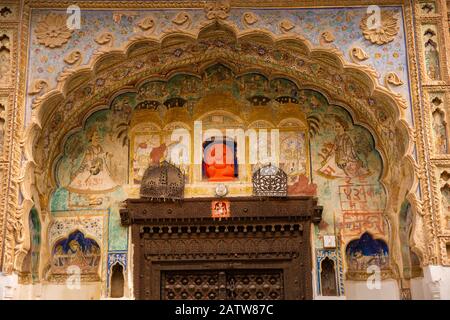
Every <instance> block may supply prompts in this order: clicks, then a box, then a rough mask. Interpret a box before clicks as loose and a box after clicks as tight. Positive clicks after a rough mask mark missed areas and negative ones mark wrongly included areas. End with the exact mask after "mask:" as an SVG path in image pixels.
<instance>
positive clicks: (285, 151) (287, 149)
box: [280, 133, 306, 183]
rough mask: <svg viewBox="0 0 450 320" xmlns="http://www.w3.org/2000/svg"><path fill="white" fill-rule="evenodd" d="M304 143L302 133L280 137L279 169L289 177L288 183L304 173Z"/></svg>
mask: <svg viewBox="0 0 450 320" xmlns="http://www.w3.org/2000/svg"><path fill="white" fill-rule="evenodd" d="M304 143H305V136H304V133H286V134H282V136H281V148H280V149H281V150H280V151H281V152H280V167H281V169H283V171H284V172H286V174H287V175H288V176H289V183H292V182H294V181H295V180H296V179H297V177H298V176H299V175H300V174H304V173H305V171H306V158H305V150H304V149H305V148H304Z"/></svg>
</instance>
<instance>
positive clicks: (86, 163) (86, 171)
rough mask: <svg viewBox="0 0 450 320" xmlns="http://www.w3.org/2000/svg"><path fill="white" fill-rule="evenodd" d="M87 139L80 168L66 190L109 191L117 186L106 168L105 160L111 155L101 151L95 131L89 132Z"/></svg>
mask: <svg viewBox="0 0 450 320" xmlns="http://www.w3.org/2000/svg"><path fill="white" fill-rule="evenodd" d="M88 137H89V142H90V145H89V146H88V147H87V149H86V151H85V153H84V158H83V160H82V161H81V165H80V167H79V168H78V169H77V170H76V171H75V172H74V174H73V175H72V177H73V178H72V181H71V182H70V184H69V186H68V189H69V190H70V191H73V192H77V191H78V192H79V191H81V192H83V191H94V192H96V191H97V192H98V191H110V190H112V189H114V188H115V187H116V186H117V184H116V183H115V182H114V181H113V179H112V178H111V175H110V172H109V168H108V161H107V158H110V157H112V155H111V154H108V153H107V152H105V151H104V150H103V148H102V146H101V145H100V136H99V134H98V132H97V130H96V129H93V130H91V131H90V132H89V133H88Z"/></svg>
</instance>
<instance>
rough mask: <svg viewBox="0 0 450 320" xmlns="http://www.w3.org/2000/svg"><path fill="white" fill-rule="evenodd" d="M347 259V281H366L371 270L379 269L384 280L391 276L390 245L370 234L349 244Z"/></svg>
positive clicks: (346, 249)
mask: <svg viewBox="0 0 450 320" xmlns="http://www.w3.org/2000/svg"><path fill="white" fill-rule="evenodd" d="M345 257H346V263H347V273H346V276H347V279H350V280H365V279H366V278H367V273H368V270H370V269H369V268H377V270H378V271H379V272H380V273H379V275H380V276H381V277H382V278H387V277H389V276H391V275H390V273H391V269H390V257H389V248H388V245H387V244H386V242H385V241H384V240H382V239H376V238H374V237H373V236H372V235H371V234H370V233H368V232H364V233H363V234H362V235H361V237H360V238H359V239H355V240H352V241H350V242H349V243H348V244H347V246H346V248H345ZM372 270H373V269H372Z"/></svg>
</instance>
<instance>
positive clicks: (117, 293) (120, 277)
mask: <svg viewBox="0 0 450 320" xmlns="http://www.w3.org/2000/svg"><path fill="white" fill-rule="evenodd" d="M110 272H111V276H110V297H111V298H123V297H124V295H125V272H124V267H123V266H122V264H120V263H119V262H116V263H115V264H114V265H113V266H112V267H111V271H110Z"/></svg>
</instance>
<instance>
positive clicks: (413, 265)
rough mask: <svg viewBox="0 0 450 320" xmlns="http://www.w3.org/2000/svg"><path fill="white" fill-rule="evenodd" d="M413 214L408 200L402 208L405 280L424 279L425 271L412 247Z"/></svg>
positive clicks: (401, 226)
mask: <svg viewBox="0 0 450 320" xmlns="http://www.w3.org/2000/svg"><path fill="white" fill-rule="evenodd" d="M413 218H414V217H413V213H412V208H411V204H410V203H409V201H408V200H405V201H404V202H403V203H402V206H401V208H400V215H399V219H400V223H399V225H400V230H399V231H400V243H401V253H402V265H403V271H402V275H403V278H404V279H412V278H416V277H422V276H423V271H422V267H421V264H420V259H419V257H418V256H417V254H416V253H415V252H414V251H413V250H412V247H411V244H410V243H411V235H412V231H413Z"/></svg>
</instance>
